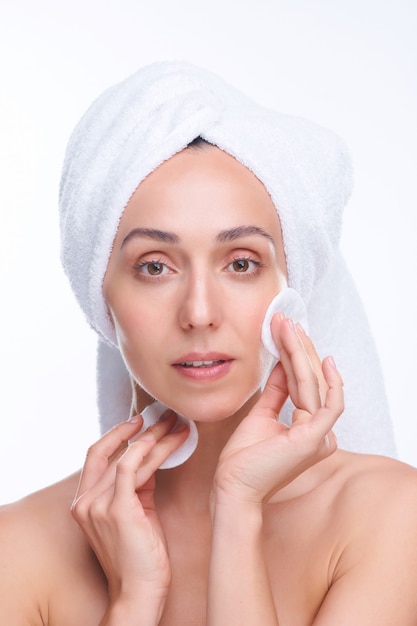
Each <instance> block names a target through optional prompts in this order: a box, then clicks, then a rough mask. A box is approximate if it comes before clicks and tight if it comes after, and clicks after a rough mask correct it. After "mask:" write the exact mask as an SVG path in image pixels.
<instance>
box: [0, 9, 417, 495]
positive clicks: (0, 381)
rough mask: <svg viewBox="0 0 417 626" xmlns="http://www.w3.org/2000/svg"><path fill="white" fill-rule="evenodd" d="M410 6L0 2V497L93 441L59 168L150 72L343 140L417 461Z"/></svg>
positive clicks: (364, 285)
mask: <svg viewBox="0 0 417 626" xmlns="http://www.w3.org/2000/svg"><path fill="white" fill-rule="evenodd" d="M416 6H417V5H416V3H415V2H414V0H408V1H407V0H392V1H388V0H385V1H384V0H382V1H381V0H379V1H378V0H349V1H347V0H346V1H343V0H342V1H337V0H315V1H314V0H253V1H249V0H210V1H208V0H206V1H205V2H204V3H201V2H199V1H198V0H192V1H191V0H189V1H188V0H178V1H177V2H175V1H173V0H143V1H139V0H136V1H134V0H72V1H71V2H60V1H58V0H37V1H36V2H33V1H32V0H9V2H8V3H7V0H3V2H2V4H1V8H0V64H1V80H0V181H1V182H0V332H1V349H0V411H1V413H0V415H1V419H0V502H6V501H9V500H12V499H15V498H17V497H20V496H22V495H24V494H25V493H27V492H29V491H32V490H34V489H37V488H39V487H42V486H44V485H47V484H49V483H51V482H53V481H55V480H57V479H59V478H61V477H64V476H65V475H67V474H68V473H70V472H72V471H74V470H76V469H77V468H78V467H79V466H80V465H81V464H82V461H83V458H84V454H85V450H86V448H87V446H88V445H89V444H90V443H91V442H92V441H94V440H95V439H96V438H97V436H98V428H97V423H96V407H95V372H94V370H95V355H94V351H95V337H94V335H93V333H92V331H90V330H89V328H88V327H87V325H86V323H85V321H84V319H83V317H82V315H81V313H80V312H79V311H78V309H77V306H76V304H75V302H74V301H73V297H72V294H71V293H70V290H69V287H68V286H67V283H66V279H65V278H64V276H63V273H62V270H61V267H60V261H59V238H58V219H57V189H58V182H59V175H60V168H61V164H62V160H63V154H64V149H65V145H66V142H67V140H68V137H69V134H70V132H71V130H72V128H73V126H74V125H75V123H76V122H77V120H78V118H79V117H80V116H81V114H82V113H83V112H84V110H85V109H86V107H87V106H88V105H89V104H90V102H91V101H92V99H93V98H95V97H96V96H97V95H98V94H99V93H100V92H101V91H102V90H103V89H104V88H106V87H107V86H109V85H110V84H112V83H114V82H116V81H118V80H120V79H122V78H124V77H125V76H127V75H129V74H131V73H133V72H134V71H135V70H136V69H138V68H139V67H140V66H142V65H145V64H147V63H150V62H153V61H157V60H173V59H185V60H189V61H192V62H194V63H196V64H199V65H203V66H205V67H207V68H208V69H211V70H213V71H215V72H217V73H219V74H221V75H222V76H223V77H224V78H225V79H227V80H228V81H229V82H231V83H233V84H234V85H235V86H237V87H239V88H240V89H241V90H243V91H245V92H247V93H249V94H250V95H252V96H254V97H255V98H256V99H257V100H258V101H259V102H261V103H263V104H265V105H268V106H271V107H273V108H275V109H278V110H281V111H283V112H286V113H293V114H299V115H303V116H305V117H307V118H310V119H312V120H314V121H316V122H319V123H321V124H324V125H325V126H328V127H330V128H332V129H333V130H335V131H336V132H338V133H339V134H341V135H342V136H343V137H344V138H345V140H346V141H347V143H348V145H349V148H350V150H351V153H352V156H353V161H354V166H355V191H354V195H353V198H352V200H351V202H350V203H349V206H348V208H347V211H346V218H345V231H344V237H343V249H344V251H345V255H346V257H347V260H348V263H349V265H350V267H351V270H352V272H353V273H354V275H355V277H356V280H357V282H358V286H359V289H360V291H361V294H362V297H363V299H364V302H365V306H366V308H367V310H368V314H369V316H370V319H371V323H372V327H373V330H374V334H375V338H376V340H377V344H378V347H379V351H380V355H381V359H382V362H383V368H384V372H385V377H386V383H387V389H388V395H389V400H390V403H391V407H392V414H393V420H394V426H395V432H396V438H397V444H398V449H399V457H400V459H402V460H404V461H406V462H409V463H411V464H413V465H417V441H416V439H417V426H416V422H417V409H416V404H417V403H416V395H417V390H416V387H417V381H416V375H417V367H416V354H417V333H416V326H415V324H416V319H417V299H416V290H417V281H416V278H415V274H416V270H417V253H416V248H417V241H416V239H417V237H416V235H417V226H416V209H417V206H416V204H417V202H416V199H417V191H416V186H417V157H416V154H417V120H416V104H417V93H416V91H417V71H416V70H417V68H416V53H417V46H416V26H417V9H416ZM360 357H361V355H358V358H360Z"/></svg>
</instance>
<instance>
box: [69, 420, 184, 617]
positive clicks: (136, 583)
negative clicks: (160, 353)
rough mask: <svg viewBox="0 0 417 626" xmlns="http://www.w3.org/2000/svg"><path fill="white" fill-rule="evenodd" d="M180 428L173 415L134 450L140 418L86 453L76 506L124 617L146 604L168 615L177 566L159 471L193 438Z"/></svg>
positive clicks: (113, 601)
mask: <svg viewBox="0 0 417 626" xmlns="http://www.w3.org/2000/svg"><path fill="white" fill-rule="evenodd" d="M175 422H176V416H175V413H174V412H173V411H170V410H168V411H167V412H166V413H165V414H164V415H163V416H162V418H161V420H159V421H158V422H157V423H156V424H154V425H153V426H151V427H150V428H148V429H147V430H146V431H144V432H143V433H142V434H140V435H139V436H138V437H137V438H136V440H135V441H134V442H133V443H131V444H130V445H128V446H127V443H128V441H129V439H131V438H132V437H134V436H135V435H137V433H138V432H139V430H140V428H141V426H142V423H143V421H142V418H141V417H140V416H138V417H135V418H132V419H131V420H129V421H127V422H124V423H121V424H118V425H117V426H115V427H114V428H113V429H112V430H110V431H109V432H108V433H106V434H105V435H104V436H103V437H102V438H101V439H100V440H99V441H98V442H97V443H95V444H94V445H93V446H92V447H91V448H90V449H89V451H88V453H87V458H86V461H85V464H84V468H83V470H82V474H81V479H80V483H79V486H78V490H77V493H76V496H75V499H74V502H73V505H72V514H73V517H74V518H75V520H76V521H77V523H78V524H79V526H80V527H81V529H82V530H83V532H84V534H85V535H86V537H87V539H88V541H89V543H90V545H91V547H92V548H93V550H94V552H95V554H96V556H97V558H98V560H99V562H100V564H101V566H102V568H103V571H104V573H105V575H106V578H107V581H108V589H109V600H110V602H109V609H110V611H111V607H112V606H117V607H118V608H119V609H120V607H121V606H123V607H125V608H126V611H125V613H123V612H122V613H120V610H119V613H118V615H120V616H122V615H125V616H127V615H128V614H129V611H130V610H132V612H133V609H134V607H135V612H136V609H137V608H138V607H141V609H140V611H139V612H141V611H142V610H143V606H144V604H146V605H147V607H148V608H149V609H150V607H151V606H152V605H153V606H154V607H156V608H155V610H157V611H158V613H162V610H163V604H164V601H165V598H166V594H167V591H168V588H169V584H170V579H171V568H170V563H169V558H168V553H167V548H166V541H165V536H164V532H163V529H162V527H161V524H160V522H159V520H158V516H157V513H156V508H155V502H154V490H155V472H156V470H157V469H158V468H159V467H160V465H161V464H162V463H163V462H164V461H165V459H167V458H168V456H169V455H170V454H171V453H172V452H173V451H174V450H176V449H177V448H178V447H179V446H180V445H181V444H182V443H183V442H184V441H185V439H186V437H187V435H188V427H186V426H185V425H183V424H181V425H179V426H178V427H174V425H175ZM126 446H127V447H126ZM152 599H153V600H154V602H152ZM136 614H137V613H136ZM145 621H146V620H145ZM145 621H144V622H143V623H145ZM105 623H113V622H105ZM115 623H116V622H115ZM132 623H133V622H132ZM138 623H140V622H138ZM149 623H152V620H150V621H149ZM155 623H157V621H155Z"/></svg>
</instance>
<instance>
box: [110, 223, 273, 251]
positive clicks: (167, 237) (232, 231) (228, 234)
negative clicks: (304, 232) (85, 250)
mask: <svg viewBox="0 0 417 626" xmlns="http://www.w3.org/2000/svg"><path fill="white" fill-rule="evenodd" d="M250 235H261V236H262V237H265V238H266V239H268V240H269V241H270V242H271V243H274V239H273V237H272V236H271V235H270V234H269V233H268V232H267V231H266V230H264V229H263V228H260V227H259V226H252V225H249V226H236V227H235V228H229V229H226V230H222V231H220V232H219V233H218V235H217V236H216V242H217V243H226V242H228V241H235V240H236V239H241V238H242V237H248V236H250ZM135 237H144V238H145V239H153V240H154V241H162V242H164V243H174V244H179V243H180V242H181V239H180V238H179V237H178V235H176V234H175V233H172V232H169V231H166V230H159V229H157V228H134V229H133V230H131V231H130V232H129V233H128V234H127V235H126V237H125V238H124V239H123V241H122V244H121V246H120V247H121V248H123V246H124V245H125V244H126V243H127V242H128V241H130V240H131V239H134V238H135Z"/></svg>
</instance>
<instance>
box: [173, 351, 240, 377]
mask: <svg viewBox="0 0 417 626" xmlns="http://www.w3.org/2000/svg"><path fill="white" fill-rule="evenodd" d="M233 361H234V358H233V357H231V356H230V355H229V354H224V353H222V352H189V353H188V354H184V355H183V356H181V357H179V358H178V359H176V360H175V362H173V363H172V367H174V369H175V370H176V371H177V372H178V373H179V374H180V375H181V376H183V377H185V378H188V379H191V380H195V381H199V382H204V381H214V380H217V379H219V378H222V377H223V376H225V375H226V374H227V373H228V372H229V370H230V368H231V367H232V363H233ZM209 362H213V364H212V365H208V363H209ZM189 363H207V365H204V366H202V367H201V366H200V367H192V366H190V365H186V364H189Z"/></svg>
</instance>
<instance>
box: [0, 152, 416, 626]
mask: <svg viewBox="0 0 417 626" xmlns="http://www.w3.org/2000/svg"><path fill="white" fill-rule="evenodd" d="M213 181H215V184H213ZM202 189H203V190H204V193H203V194H202V193H201V190H202ZM216 207H219V208H220V210H219V211H217V212H216ZM168 209H169V210H168ZM138 216H140V220H139V221H138ZM138 225H140V227H141V228H143V227H146V228H148V229H151V228H152V229H154V230H153V231H152V233H151V234H149V232H150V231H148V232H147V233H145V235H144V233H143V232H140V233H138V232H137V231H136V230H135V229H136V228H137V226H138ZM247 225H252V226H255V227H256V228H255V230H254V229H253V228H252V230H249V231H248V229H247V228H246V229H245V228H244V227H246V226H247ZM242 227H243V228H242ZM156 230H158V231H159V232H164V233H171V234H174V235H175V237H176V239H175V237H168V238H167V236H166V235H165V236H164V238H162V239H161V237H160V235H158V234H157V233H156V232H155V231H156ZM130 233H133V234H130ZM225 233H226V235H225ZM219 234H220V236H219ZM242 272H243V274H244V276H243V277H242V276H241V273H242ZM285 284H286V275H285V260H284V257H283V252H282V241H281V238H280V226H279V221H278V219H277V217H276V213H275V210H274V208H273V207H272V206H271V203H270V200H269V196H268V195H267V194H266V192H265V190H264V189H263V187H262V185H261V183H260V182H259V181H258V180H257V179H256V178H255V177H254V176H253V175H252V174H250V172H248V171H247V170H246V169H245V168H243V166H241V165H240V164H238V163H237V162H235V161H234V159H232V157H229V156H228V155H225V154H224V153H221V152H220V151H217V150H216V149H210V150H206V151H202V152H200V153H193V154H190V153H187V151H186V152H185V153H181V154H180V155H177V157H174V158H173V159H170V160H169V161H168V162H166V163H165V164H164V165H163V166H161V168H158V170H157V171H156V172H155V173H154V174H152V175H151V176H150V177H149V178H148V179H147V181H145V182H144V183H143V184H141V185H140V186H139V188H138V190H137V193H136V194H134V196H133V198H132V200H131V201H130V202H129V205H128V207H127V209H126V212H125V214H124V215H123V218H122V220H121V223H120V226H119V231H118V233H117V236H116V240H115V244H114V248H113V252H112V256H111V259H110V262H109V267H108V271H107V274H106V278H105V283H104V293H105V296H106V300H107V303H108V306H109V313H110V315H111V319H112V321H113V323H114V327H115V330H116V333H117V336H118V341H119V345H120V347H121V349H122V351H123V352H124V356H125V359H126V360H127V362H128V364H129V368H130V371H131V374H132V376H133V377H134V379H135V380H136V382H137V385H138V386H139V385H140V386H141V387H142V388H143V389H146V392H147V393H148V394H149V395H150V396H151V397H157V398H158V399H160V400H161V401H162V402H165V404H168V405H169V406H172V407H173V408H174V409H175V410H176V411H178V412H180V413H182V414H183V415H186V416H188V417H190V418H192V419H194V420H195V421H196V423H197V427H198V430H199V446H198V448H197V450H196V452H195V453H194V454H193V456H192V457H191V458H190V459H189V460H188V461H187V462H186V463H184V464H183V465H181V466H179V467H177V468H174V469H171V470H158V467H159V466H160V464H161V463H162V462H163V461H164V460H165V458H167V457H168V456H169V454H170V452H171V451H172V450H174V449H175V448H176V447H178V446H179V445H180V444H181V443H182V441H183V440H184V439H185V437H186V436H187V431H186V430H175V426H174V425H175V415H173V414H170V413H168V414H167V415H166V416H165V417H166V419H164V420H162V421H160V422H158V423H157V424H156V425H155V426H154V427H152V429H151V431H147V432H145V433H144V434H143V435H141V436H139V438H138V439H137V440H136V441H135V443H134V444H132V445H129V446H127V442H128V440H129V439H130V438H132V437H133V436H134V435H135V434H136V433H138V431H139V430H140V427H141V419H140V417H137V418H136V417H134V419H132V420H130V421H128V422H125V423H123V424H120V425H118V426H117V427H116V428H115V429H113V430H112V431H110V432H109V433H108V434H106V435H105V436H104V437H103V438H102V439H101V440H100V441H99V442H97V443H96V444H94V445H93V446H92V447H91V449H90V451H89V453H88V455H87V459H86V463H85V466H84V468H83V472H82V474H79V473H78V474H75V475H74V476H71V477H69V478H68V479H66V480H64V481H62V482H61V483H58V484H57V485H53V486H51V487H49V488H47V489H45V490H43V491H41V492H39V493H37V494H33V495H31V496H29V497H28V498H26V499H24V500H22V501H21V502H18V503H15V504H12V505H9V506H7V507H3V509H2V510H1V513H0V552H1V554H2V561H1V562H2V567H1V569H0V596H1V602H0V622H1V623H4V624H8V625H10V626H14V625H16V626H22V625H23V624H28V625H29V624H30V625H32V626H39V625H43V626H46V625H48V626H79V625H80V624H82V625H83V626H84V625H85V626H90V625H91V626H93V625H94V626H97V625H99V624H100V625H101V626H111V625H116V624H118V625H120V624H126V625H128V626H135V625H136V624H140V625H141V626H147V625H148V624H162V626H167V625H169V626H173V625H175V626H176V625H177V624H181V625H184V626H188V625H189V626H196V625H201V626H203V625H207V626H222V625H223V624H225V625H226V624H227V625H230V624H239V625H240V626H241V625H243V626H255V625H256V626H259V624H262V626H276V625H277V624H279V626H311V625H314V626H334V625H335V624H337V625H338V626H351V625H352V624H355V626H368V625H371V624H372V625H375V624H378V625H379V626H392V624H401V625H402V626H415V625H416V624H417V600H416V594H415V573H416V571H417V536H416V535H417V534H416V532H415V528H416V522H417V498H416V496H415V494H416V493H417V471H416V470H415V469H413V468H411V467H409V466H407V465H404V464H402V463H399V462H397V461H394V460H390V459H386V458H382V457H370V456H365V455H355V454H352V453H347V452H344V451H342V450H338V449H337V446H336V441H335V438H334V435H333V433H332V428H333V426H334V424H335V422H336V421H337V419H338V418H339V416H340V415H341V413H342V411H343V383H342V379H341V377H340V375H339V373H338V371H337V369H336V368H335V366H334V363H333V362H332V360H331V359H329V358H325V359H324V360H323V361H321V360H320V358H319V357H318V355H317V354H316V351H315V348H314V345H313V344H312V342H311V341H310V339H309V338H308V337H307V336H306V335H305V333H304V332H303V330H302V329H301V327H299V326H294V325H293V324H292V322H291V320H288V319H286V318H285V317H284V316H280V315H277V316H275V317H274V320H273V325H272V332H273V335H274V339H275V342H276V343H277V345H278V348H279V350H280V354H281V362H280V364H278V365H277V366H276V367H275V368H274V369H273V370H272V373H271V375H270V377H269V380H268V383H267V385H266V387H265V390H264V391H263V392H262V393H261V392H260V388H259V383H260V381H261V380H262V378H263V376H264V374H265V371H266V370H267V369H268V368H269V365H270V363H269V362H268V357H267V355H266V354H264V353H263V352H262V349H261V346H260V339H259V329H260V325H261V322H262V319H263V315H264V312H265V310H266V306H267V304H268V303H269V301H270V300H271V298H272V297H273V295H275V293H276V292H277V291H279V290H280V289H281V288H282V287H284V286H285ZM161 301H163V302H164V307H162V308H163V310H162V311H161V306H160V305H158V303H160V302H161ZM249 305H250V306H249ZM241 311H244V312H245V313H246V315H239V314H237V313H240V312H241ZM150 328H152V329H153V332H152V333H150V332H149V329H150ZM143 331H145V332H143ZM220 351H222V358H221V359H219V358H216V354H217V352H220ZM203 353H204V354H205V353H207V354H208V355H210V354H211V355H213V354H214V356H211V357H210V358H209V359H207V360H209V361H210V360H214V361H216V363H214V364H213V365H211V366H209V367H207V369H206V370H205V371H201V370H200V369H199V371H195V370H197V369H198V368H197V366H196V367H195V370H191V372H190V367H189V366H187V367H186V366H185V365H184V364H183V361H189V360H190V361H195V360H198V355H199V354H203ZM223 353H224V354H223ZM193 354H194V355H197V356H192V355H193ZM187 355H191V356H189V357H188V356H187ZM217 361H222V363H217ZM223 363H226V366H224V364H223ZM192 367H194V366H192ZM288 395H290V397H291V399H292V401H293V403H294V405H295V407H296V410H295V412H294V415H293V425H292V426H291V427H290V428H287V427H285V426H284V425H282V424H279V423H278V422H277V421H276V415H277V414H279V412H280V410H281V408H282V405H283V403H284V401H285V400H286V398H287V396H288ZM136 400H137V403H136V407H135V408H136V410H135V414H136V413H140V411H141V409H142V408H143V406H145V404H147V402H148V400H149V396H148V397H146V393H144V392H138V394H137V399H136Z"/></svg>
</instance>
